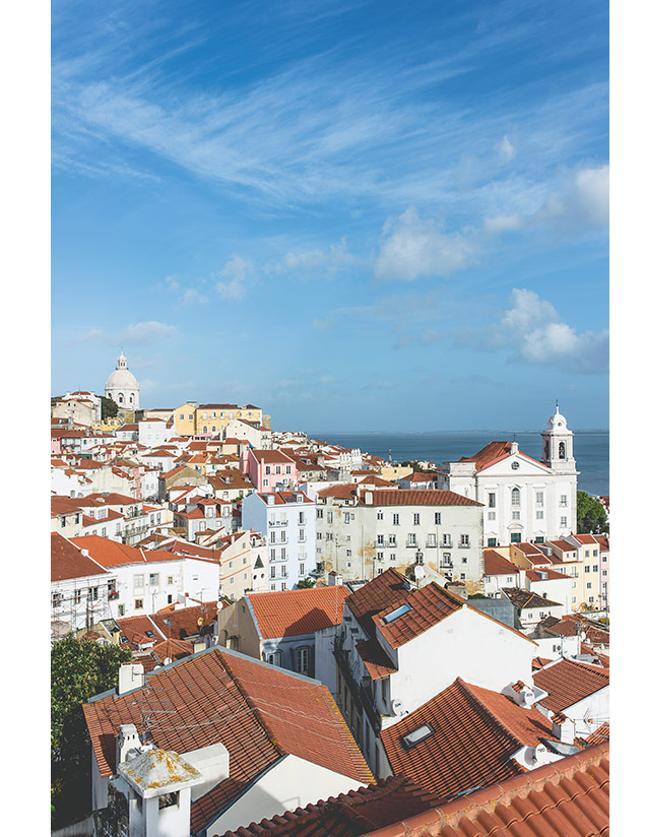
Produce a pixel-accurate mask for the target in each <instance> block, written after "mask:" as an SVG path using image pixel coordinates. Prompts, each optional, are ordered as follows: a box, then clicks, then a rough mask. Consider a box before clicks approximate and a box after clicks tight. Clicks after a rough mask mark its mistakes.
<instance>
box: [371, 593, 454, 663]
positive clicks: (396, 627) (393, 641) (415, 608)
mask: <svg viewBox="0 0 660 837" xmlns="http://www.w3.org/2000/svg"><path fill="white" fill-rule="evenodd" d="M406 604H407V605H408V606H409V608H410V610H408V612H407V613H404V614H403V615H401V616H399V617H397V618H396V619H394V620H393V621H385V620H386V619H387V617H388V615H389V614H391V613H392V608H391V607H386V608H384V609H383V610H382V611H381V612H380V613H378V614H376V615H375V616H374V617H373V621H374V623H375V624H376V626H377V627H378V631H379V632H380V633H381V634H382V636H383V637H385V639H386V640H387V642H388V643H389V644H390V645H391V646H392V648H398V647H399V646H401V645H404V644H405V643H406V642H409V641H410V640H411V639H415V637H418V636H419V635H420V634H422V633H424V631H427V630H428V629H429V628H432V627H433V626H434V625H437V624H438V622H442V620H443V619H446V618H447V617H448V616H451V615H452V614H453V613H455V612H456V611H457V610H461V608H462V607H463V605H464V604H465V600H464V599H462V598H460V596H457V595H456V594H455V593H451V592H450V591H449V590H445V589H444V587H440V585H439V584H436V583H435V581H432V582H431V583H430V584H426V585H425V586H424V587H421V588H420V589H418V590H411V591H410V593H409V595H408V598H407V599H406Z"/></svg>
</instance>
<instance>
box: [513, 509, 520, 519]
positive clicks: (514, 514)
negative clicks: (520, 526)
mask: <svg viewBox="0 0 660 837" xmlns="http://www.w3.org/2000/svg"><path fill="white" fill-rule="evenodd" d="M511 520H520V512H519V511H514V512H511Z"/></svg>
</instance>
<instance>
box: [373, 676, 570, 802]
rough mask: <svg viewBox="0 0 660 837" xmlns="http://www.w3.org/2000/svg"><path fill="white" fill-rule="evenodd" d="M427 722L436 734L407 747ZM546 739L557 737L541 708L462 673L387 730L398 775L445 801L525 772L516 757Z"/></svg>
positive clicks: (383, 736) (385, 735) (391, 759)
mask: <svg viewBox="0 0 660 837" xmlns="http://www.w3.org/2000/svg"><path fill="white" fill-rule="evenodd" d="M424 724H428V725H429V727H430V728H431V729H432V730H433V732H432V734H431V735H430V736H429V737H428V738H425V739H423V740H422V741H420V742H419V743H417V744H415V745H414V746H413V747H411V748H410V749H406V747H405V746H404V744H403V741H402V739H403V737H404V736H406V735H408V734H409V733H411V732H413V731H414V730H417V729H418V728H419V727H421V726H423V725H424ZM542 738H553V736H552V724H551V722H550V721H549V720H548V719H547V718H546V717H545V716H544V715H542V714H541V712H539V711H538V710H537V709H533V708H532V709H523V708H522V707H520V706H518V705H517V704H515V703H514V702H513V701H512V700H511V699H510V698H508V697H506V696H505V695H502V694H499V693H497V692H492V691H490V690H489V689H483V688H481V687H479V686H475V685H472V684H470V683H466V682H465V681H463V680H462V679H461V678H460V677H459V678H457V679H456V680H455V681H454V683H452V685H451V686H449V687H447V688H446V689H445V690H444V691H442V692H440V694H438V695H436V696H435V697H434V698H432V699H431V700H429V701H428V702H427V703H425V704H423V706H420V707H419V709H416V710H415V711H414V712H412V713H411V714H410V715H407V716H405V717H404V718H403V719H402V720H401V721H398V722H397V723H396V724H394V725H393V726H391V727H388V728H387V729H385V730H383V732H382V733H381V740H382V742H383V745H384V747H385V751H386V753H387V758H388V760H389V762H390V764H391V766H392V770H393V772H394V774H395V775H405V776H407V777H408V778H409V779H412V781H413V782H416V783H417V784H419V785H421V786H422V787H423V788H425V789H426V790H428V791H430V792H432V793H434V794H437V796H439V797H441V798H443V799H446V798H451V797H453V796H456V795H457V794H460V793H462V792H464V791H466V790H468V789H470V788H475V787H484V786H485V785H492V784H494V783H496V782H501V781H504V780H505V779H508V778H510V777H511V776H516V775H518V774H520V773H522V772H523V770H524V769H523V768H522V767H521V766H520V765H519V764H518V763H517V762H515V761H513V760H512V759H511V758H510V757H511V756H512V755H513V753H515V752H517V751H518V750H520V748H521V747H523V746H529V747H535V746H536V745H537V744H538V743H539V741H540V740H541V739H542Z"/></svg>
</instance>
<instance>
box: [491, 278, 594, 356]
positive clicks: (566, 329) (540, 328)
mask: <svg viewBox="0 0 660 837" xmlns="http://www.w3.org/2000/svg"><path fill="white" fill-rule="evenodd" d="M495 342H496V344H498V345H500V346H502V345H508V346H510V347H512V348H513V349H514V350H515V352H516V353H517V355H518V356H519V358H520V359H522V360H525V361H527V362H529V363H543V364H553V363H554V364H559V365H560V366H562V367H566V368H570V369H571V370H572V371H574V372H601V371H605V370H606V368H607V362H608V350H609V335H608V332H607V331H606V330H603V331H598V332H594V331H584V332H577V331H576V330H575V329H574V328H573V327H572V326H570V325H568V323H565V322H562V320H561V317H560V316H559V314H558V312H557V310H556V308H555V307H554V305H552V303H550V302H548V301H547V300H544V299H541V297H540V296H539V295H538V294H537V293H535V292H534V291H530V290H527V289H525V288H514V290H513V293H512V306H511V308H509V309H508V310H507V311H505V312H504V314H503V316H502V318H501V320H500V323H499V325H498V327H497V330H496V333H495Z"/></svg>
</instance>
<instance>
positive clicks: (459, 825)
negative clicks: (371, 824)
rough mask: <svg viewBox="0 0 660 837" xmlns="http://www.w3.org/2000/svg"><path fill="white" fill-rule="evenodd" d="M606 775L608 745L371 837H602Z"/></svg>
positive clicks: (606, 816) (605, 820) (605, 817)
mask: <svg viewBox="0 0 660 837" xmlns="http://www.w3.org/2000/svg"><path fill="white" fill-rule="evenodd" d="M609 773H610V763H609V745H607V744H601V745H599V746H598V747H591V748H589V749H587V750H585V751H583V752H580V753H576V754H575V755H573V756H568V757H567V758H564V759H561V761H558V762H555V763H554V764H548V765H546V766H545V767H539V768H537V769H536V770H532V771H530V772H528V773H525V774H524V775H522V776H515V777H513V778H511V779H507V780H505V781H503V782H501V783H498V784H495V785H493V786H492V787H488V788H484V789H483V790H479V791H476V792H475V793H472V794H470V795H469V796H467V797H465V798H462V799H457V800H455V801H453V802H450V803H448V804H446V805H442V806H440V807H436V808H432V809H429V810H427V811H425V812H423V813H421V814H417V815H416V816H412V817H408V818H407V819H405V820H404V821H399V822H398V823H396V824H393V825H389V826H386V827H385V828H382V829H378V830H377V831H372V832H371V837H428V835H431V834H433V835H435V836H436V837H510V836H511V835H515V837H550V836H551V835H561V837H597V835H601V837H606V835H608V834H609V833H610V824H609V791H610V779H609ZM257 833H258V832H257Z"/></svg>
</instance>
